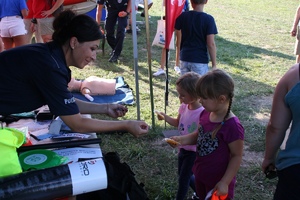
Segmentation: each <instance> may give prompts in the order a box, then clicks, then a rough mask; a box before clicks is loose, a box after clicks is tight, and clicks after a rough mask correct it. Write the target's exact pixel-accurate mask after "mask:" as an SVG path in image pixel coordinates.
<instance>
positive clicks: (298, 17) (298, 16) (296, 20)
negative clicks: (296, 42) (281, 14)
mask: <svg viewBox="0 0 300 200" xmlns="http://www.w3.org/2000/svg"><path fill="white" fill-rule="evenodd" d="M299 20H300V6H298V8H297V11H296V14H295V17H294V22H293V26H292V30H291V35H292V36H293V37H295V36H296V34H297V26H298V23H299Z"/></svg>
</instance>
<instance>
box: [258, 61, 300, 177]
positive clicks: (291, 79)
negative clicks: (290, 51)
mask: <svg viewBox="0 0 300 200" xmlns="http://www.w3.org/2000/svg"><path fill="white" fill-rule="evenodd" d="M298 66H299V64H296V65H294V66H293V67H292V68H290V70H289V71H287V72H286V74H285V75H284V76H283V77H282V78H281V79H280V81H279V82H278V84H277V86H276V89H275V92H274V97H273V103H272V110H271V117H270V120H269V123H268V125H267V131H266V150H265V157H264V161H263V163H262V170H263V171H265V170H266V168H267V167H268V166H269V165H274V163H275V158H276V154H277V151H278V150H279V148H280V145H281V144H282V142H283V140H284V137H285V134H286V130H287V129H288V127H289V125H290V123H291V120H292V115H291V111H290V110H289V108H288V107H287V106H286V104H285V102H284V98H285V95H286V94H287V92H288V91H289V90H290V89H291V88H292V87H293V86H294V85H295V84H296V83H297V82H298V81H299V75H298V74H299V72H298V70H299V67H298Z"/></svg>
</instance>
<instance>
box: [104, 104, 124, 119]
mask: <svg viewBox="0 0 300 200" xmlns="http://www.w3.org/2000/svg"><path fill="white" fill-rule="evenodd" d="M106 106H107V112H106V114H107V115H108V116H110V117H112V118H118V117H123V116H124V115H126V113H127V112H128V108H127V107H126V106H124V105H121V104H106Z"/></svg>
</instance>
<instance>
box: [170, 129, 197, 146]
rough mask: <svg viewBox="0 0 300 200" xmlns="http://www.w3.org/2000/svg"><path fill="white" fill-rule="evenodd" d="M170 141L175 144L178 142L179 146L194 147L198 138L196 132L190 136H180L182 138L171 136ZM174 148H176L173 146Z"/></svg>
mask: <svg viewBox="0 0 300 200" xmlns="http://www.w3.org/2000/svg"><path fill="white" fill-rule="evenodd" d="M170 138H171V139H173V140H175V141H176V142H179V143H180V145H195V144H196V143H197V138H198V130H196V131H195V132H193V133H191V134H187V135H182V136H173V137H170ZM173 147H176V146H173Z"/></svg>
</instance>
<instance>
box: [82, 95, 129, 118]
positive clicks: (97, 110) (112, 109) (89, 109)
mask: <svg viewBox="0 0 300 200" xmlns="http://www.w3.org/2000/svg"><path fill="white" fill-rule="evenodd" d="M76 104H77V106H78V108H79V111H80V113H82V114H106V115H108V116H110V117H113V118H117V117H123V116H124V115H125V114H126V113H127V111H128V109H127V107H125V106H124V105H121V104H108V103H105V104H96V103H91V102H87V101H82V100H79V99H76Z"/></svg>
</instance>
